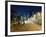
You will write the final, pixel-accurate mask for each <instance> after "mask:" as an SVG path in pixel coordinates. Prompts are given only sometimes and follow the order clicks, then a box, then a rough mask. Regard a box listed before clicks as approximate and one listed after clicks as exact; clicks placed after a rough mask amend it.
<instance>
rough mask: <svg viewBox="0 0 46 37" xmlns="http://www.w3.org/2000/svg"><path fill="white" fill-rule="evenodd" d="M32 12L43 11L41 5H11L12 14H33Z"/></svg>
mask: <svg viewBox="0 0 46 37" xmlns="http://www.w3.org/2000/svg"><path fill="white" fill-rule="evenodd" d="M32 12H35V13H36V12H41V6H22V5H11V16H27V15H28V14H29V15H30V16H31V15H32Z"/></svg>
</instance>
